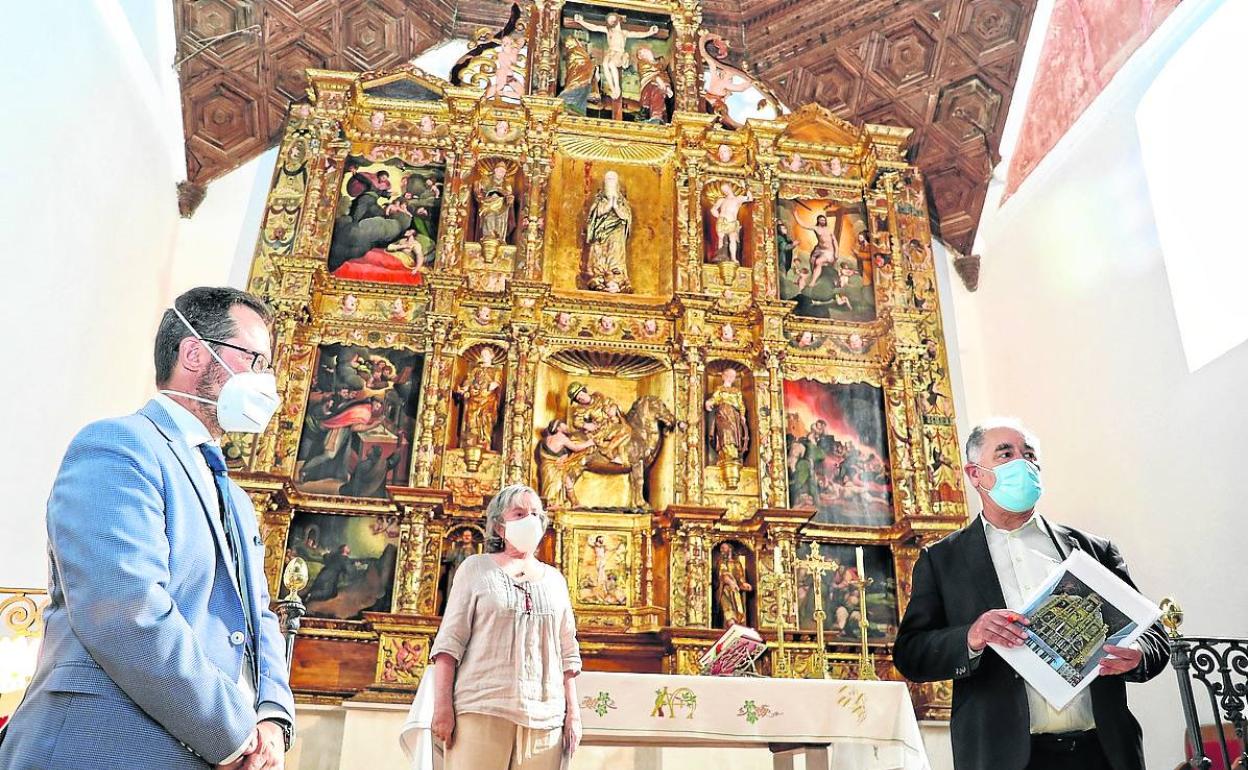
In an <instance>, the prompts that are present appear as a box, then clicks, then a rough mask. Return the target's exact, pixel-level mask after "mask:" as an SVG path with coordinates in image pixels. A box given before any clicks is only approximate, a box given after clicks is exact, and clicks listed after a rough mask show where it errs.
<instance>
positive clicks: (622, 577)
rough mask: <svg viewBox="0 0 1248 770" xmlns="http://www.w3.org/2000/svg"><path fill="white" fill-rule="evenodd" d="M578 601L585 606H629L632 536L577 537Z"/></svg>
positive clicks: (586, 534)
mask: <svg viewBox="0 0 1248 770" xmlns="http://www.w3.org/2000/svg"><path fill="white" fill-rule="evenodd" d="M577 553H578V554H579V556H578V559H579V564H578V565H577V585H576V598H577V599H578V600H579V601H580V603H581V604H605V605H610V606H624V605H626V604H628V580H629V574H628V536H627V535H623V534H620V533H618V532H592V531H591V532H585V531H581V532H578V533H577Z"/></svg>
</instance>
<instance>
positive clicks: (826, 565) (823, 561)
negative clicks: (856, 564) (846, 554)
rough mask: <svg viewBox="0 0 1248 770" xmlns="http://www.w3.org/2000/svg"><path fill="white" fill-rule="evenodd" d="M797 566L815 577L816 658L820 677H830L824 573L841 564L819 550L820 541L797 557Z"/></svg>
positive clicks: (795, 563) (795, 564)
mask: <svg viewBox="0 0 1248 770" xmlns="http://www.w3.org/2000/svg"><path fill="white" fill-rule="evenodd" d="M793 565H794V566H795V567H802V568H803V569H806V570H808V571H809V572H810V574H811V577H812V578H813V579H814V589H815V612H814V619H815V643H816V644H817V645H818V647H819V652H818V655H817V656H816V658H815V664H816V666H817V673H818V674H819V678H820V679H827V678H828V644H827V641H826V640H825V639H824V631H823V621H824V619H825V618H827V617H828V613H826V612H824V610H823V573H825V572H828V571H836V570H838V569H840V567H841V565H840V564H839V563H838V562H836V561H835V560H834V559H828V558H825V557H824V555H823V554H822V553H821V552H820V551H819V544H818V543H813V542H812V543H811V544H810V555H808V556H807V557H806V558H805V559H797V560H795V561H794V562H793Z"/></svg>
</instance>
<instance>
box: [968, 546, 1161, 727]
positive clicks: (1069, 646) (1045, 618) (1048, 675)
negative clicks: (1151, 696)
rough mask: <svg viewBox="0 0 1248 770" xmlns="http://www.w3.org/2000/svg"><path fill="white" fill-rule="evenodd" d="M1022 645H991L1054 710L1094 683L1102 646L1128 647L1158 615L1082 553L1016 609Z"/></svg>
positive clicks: (1056, 570)
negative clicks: (1022, 617)
mask: <svg viewBox="0 0 1248 770" xmlns="http://www.w3.org/2000/svg"><path fill="white" fill-rule="evenodd" d="M1010 609H1012V610H1015V611H1017V612H1018V613H1019V614H1020V615H1025V616H1026V617H1027V619H1028V620H1030V621H1031V625H1029V626H1024V627H1023V628H1024V630H1026V632H1027V641H1026V643H1024V644H1023V645H1022V646H1021V647H1003V646H1001V645H998V644H993V645H991V646H992V648H993V649H994V650H996V652H997V654H998V655H1000V656H1001V657H1002V658H1004V659H1005V662H1006V663H1009V664H1010V665H1011V666H1012V667H1013V668H1014V670H1015V671H1017V672H1018V673H1019V674H1020V675H1021V676H1022V677H1023V679H1025V680H1027V683H1028V684H1030V685H1031V686H1032V687H1034V688H1036V690H1037V692H1039V693H1040V694H1041V695H1042V696H1043V697H1044V699H1045V700H1046V701H1048V702H1049V704H1050V705H1052V706H1053V708H1055V709H1061V708H1064V707H1065V706H1066V704H1067V703H1070V701H1071V699H1072V698H1074V697H1075V696H1076V695H1078V694H1079V693H1080V692H1081V691H1082V690H1083V689H1084V688H1085V687H1087V686H1088V685H1090V684H1092V681H1093V680H1094V679H1096V677H1097V675H1098V673H1099V670H1100V667H1099V664H1100V662H1101V658H1103V657H1105V655H1106V653H1105V649H1104V648H1105V645H1107V644H1112V645H1116V646H1118V647H1129V646H1131V644H1132V643H1133V642H1134V641H1135V640H1136V639H1138V638H1139V637H1140V635H1141V634H1143V633H1144V632H1145V631H1147V630H1148V627H1149V626H1151V625H1152V624H1153V623H1155V622H1156V621H1157V618H1159V617H1161V610H1160V608H1159V607H1158V606H1157V603H1156V602H1151V601H1149V600H1148V599H1146V598H1144V597H1143V596H1141V595H1140V594H1139V592H1137V591H1136V590H1135V589H1134V588H1132V587H1131V586H1129V585H1127V584H1126V583H1124V582H1123V581H1122V580H1121V579H1120V578H1119V577H1118V576H1117V575H1115V574H1114V573H1113V572H1111V571H1110V570H1109V569H1107V568H1106V567H1105V566H1104V565H1103V564H1101V563H1100V562H1098V561H1097V560H1096V559H1094V558H1092V557H1091V556H1089V555H1088V554H1086V553H1084V552H1083V551H1074V552H1072V553H1071V554H1070V556H1069V557H1068V558H1067V559H1066V561H1064V562H1062V563H1061V564H1059V565H1057V566H1056V567H1055V568H1054V570H1053V572H1052V573H1051V574H1050V575H1049V577H1048V578H1047V579H1046V580H1045V581H1044V585H1042V586H1041V587H1040V588H1039V589H1037V590H1036V592H1035V593H1033V594H1032V595H1031V596H1030V597H1028V599H1027V601H1026V603H1025V605H1024V606H1022V607H1011V608H1010Z"/></svg>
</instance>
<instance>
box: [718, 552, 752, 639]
mask: <svg viewBox="0 0 1248 770" xmlns="http://www.w3.org/2000/svg"><path fill="white" fill-rule="evenodd" d="M753 590H754V586H752V585H750V583H749V578H748V576H747V575H746V571H745V557H744V556H741V555H739V554H737V553H736V552H735V550H734V549H733V547H732V544H731V543H720V544H719V556H718V558H717V559H716V563H715V598H717V599H719V609H720V612H721V613H722V614H723V616H724V628H732V627H733V626H735V625H736V624H738V623H745V622H747V620H746V600H745V595H746V594H747V593H749V592H751V591H753Z"/></svg>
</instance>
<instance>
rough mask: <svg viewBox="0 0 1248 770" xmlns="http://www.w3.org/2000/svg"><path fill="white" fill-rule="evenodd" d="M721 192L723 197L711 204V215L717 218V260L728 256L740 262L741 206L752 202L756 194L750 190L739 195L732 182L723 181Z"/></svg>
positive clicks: (720, 187)
mask: <svg viewBox="0 0 1248 770" xmlns="http://www.w3.org/2000/svg"><path fill="white" fill-rule="evenodd" d="M719 192H720V196H721V197H720V198H719V200H717V201H715V203H714V205H712V206H711V216H712V217H714V219H715V237H716V248H715V253H716V261H719V260H721V259H725V258H727V259H728V260H729V261H731V262H736V263H738V264H740V262H741V260H740V254H741V207H742V206H744V205H745V204H747V203H752V202H753V201H754V196H753V194H751V193H750V191H749V190H746V192H745V195H739V194H738V193H737V191H736V189H735V188H734V187H733V185H732V182H721V183H720V185H719ZM725 255H726V257H725Z"/></svg>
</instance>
